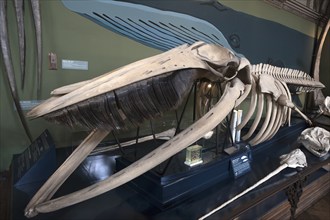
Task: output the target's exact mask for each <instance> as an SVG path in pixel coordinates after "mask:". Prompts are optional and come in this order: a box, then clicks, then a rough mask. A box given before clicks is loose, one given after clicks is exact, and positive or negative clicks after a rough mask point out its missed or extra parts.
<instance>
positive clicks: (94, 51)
mask: <svg viewBox="0 0 330 220" xmlns="http://www.w3.org/2000/svg"><path fill="white" fill-rule="evenodd" d="M40 2H41V17H42V30H43V31H42V34H43V36H42V38H43V69H42V70H43V81H42V95H41V99H47V98H48V97H49V93H50V91H52V90H53V89H55V88H57V87H60V86H63V85H66V84H70V83H74V82H78V81H81V80H86V79H90V78H92V77H95V76H98V75H100V74H103V73H105V72H108V71H109V70H112V69H115V68H117V67H120V66H122V65H124V64H128V63H130V62H133V61H135V60H139V59H141V58H144V57H148V56H152V55H154V54H157V53H160V51H158V50H155V49H152V48H149V47H146V46H144V45H141V44H139V43H136V42H134V41H132V40H129V39H127V38H124V37H122V36H120V35H117V34H115V33H112V32H111V31H108V30H106V29H104V28H102V27H100V26H98V25H96V24H94V23H93V22H91V21H89V20H88V19H85V18H83V17H82V16H80V15H77V14H75V13H73V12H71V11H69V10H67V9H66V8H65V7H64V6H63V5H62V3H61V2H59V1H50V0H48V1H40ZM220 2H221V3H224V4H225V5H228V6H229V7H232V8H234V9H235V8H236V9H237V10H239V11H243V12H244V11H245V12H247V13H249V14H254V15H256V16H258V17H263V18H265V16H266V19H269V20H274V21H276V22H280V23H283V24H285V25H288V26H289V27H291V28H294V29H296V30H299V31H301V32H303V33H305V34H307V35H310V36H313V33H314V28H315V25H313V24H311V23H310V22H306V21H305V20H304V19H302V18H299V17H297V16H295V15H291V14H290V13H287V12H283V11H280V10H278V9H274V8H273V7H271V6H269V5H267V4H265V3H264V2H262V1H249V3H247V2H246V1H244V2H243V1H220ZM25 3H26V7H25V25H26V32H27V33H26V35H27V36H26V41H27V52H26V54H27V68H26V74H27V77H26V82H25V88H24V90H23V91H22V90H21V89H19V94H20V97H21V100H35V99H37V95H36V74H35V72H36V71H35V70H36V66H35V57H36V50H35V40H34V39H35V38H34V33H33V23H32V15H31V11H30V7H29V2H28V1H25ZM8 24H9V32H10V33H9V34H10V43H11V49H12V56H13V57H14V60H13V62H14V67H15V71H16V77H17V83H18V85H19V87H20V83H19V82H20V73H19V63H18V46H17V45H18V39H17V31H16V19H15V17H14V9H13V3H12V1H8ZM326 45H329V37H328V39H327V43H326ZM49 52H53V53H56V54H57V58H58V70H48V58H47V54H48V53H49ZM327 56H328V57H329V54H328V55H327ZM62 59H72V60H86V61H88V62H89V70H88V71H74V70H62V69H61V65H60V61H61V60H62ZM327 65H328V66H327V67H322V68H323V69H322V71H326V70H327V71H328V70H329V64H327ZM0 72H1V73H0V75H1V76H0V77H1V78H0V79H1V81H0V91H1V92H0V98H1V99H0V100H1V101H0V170H5V169H8V167H9V164H10V161H11V158H12V154H16V153H20V152H22V151H23V150H24V149H25V148H26V147H27V146H29V141H28V139H27V137H26V136H25V134H24V131H23V129H22V126H21V124H20V122H19V119H18V116H17V114H16V112H15V110H14V107H13V101H12V99H11V96H10V93H9V88H8V85H7V82H6V81H5V77H4V65H3V61H2V59H0ZM322 74H323V75H324V73H321V75H322ZM328 75H329V74H328ZM328 75H327V76H328ZM321 80H322V76H321ZM328 82H329V78H328ZM28 124H29V127H30V129H31V131H32V135H33V137H34V138H36V137H37V136H38V135H40V133H41V132H42V131H43V130H45V129H48V130H49V131H50V132H51V134H52V136H53V137H54V139H55V144H56V146H57V147H63V146H69V145H72V144H73V145H75V144H77V143H79V141H80V140H81V139H82V138H83V137H84V136H85V135H86V131H82V130H79V129H76V130H71V129H69V128H66V127H64V126H59V125H54V124H50V123H48V122H46V121H44V120H43V119H36V120H29V121H28Z"/></svg>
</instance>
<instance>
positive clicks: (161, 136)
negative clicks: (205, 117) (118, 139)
mask: <svg viewBox="0 0 330 220" xmlns="http://www.w3.org/2000/svg"><path fill="white" fill-rule="evenodd" d="M212 134H213V132H212V131H211V132H208V134H207V135H209V136H210V137H211V136H212ZM174 135H175V128H171V129H169V130H166V131H163V132H161V133H158V134H155V135H148V136H145V137H141V138H138V139H137V140H131V141H126V142H123V143H120V147H128V146H131V145H133V144H136V143H143V142H146V141H149V140H152V139H154V138H156V139H158V140H170V139H171V138H173V137H174ZM118 148H119V145H118V144H114V145H110V146H105V147H100V148H96V149H95V150H93V151H92V152H91V153H90V155H95V154H100V153H105V152H109V151H113V150H116V149H118Z"/></svg>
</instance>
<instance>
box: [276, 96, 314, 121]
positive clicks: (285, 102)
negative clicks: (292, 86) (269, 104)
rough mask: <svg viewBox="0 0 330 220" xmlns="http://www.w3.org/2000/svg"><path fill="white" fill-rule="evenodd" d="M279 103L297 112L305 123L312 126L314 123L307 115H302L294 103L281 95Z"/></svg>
mask: <svg viewBox="0 0 330 220" xmlns="http://www.w3.org/2000/svg"><path fill="white" fill-rule="evenodd" d="M278 103H279V104H280V105H283V106H286V107H288V108H291V109H293V110H295V111H296V112H297V113H298V114H299V115H300V116H301V117H302V118H303V119H305V121H306V122H307V123H308V124H309V125H312V124H313V123H312V121H311V120H310V119H309V118H308V116H307V115H305V114H304V113H302V112H301V111H300V110H299V109H298V108H297V107H296V106H295V105H294V104H293V102H291V101H290V100H289V99H288V98H287V97H286V96H285V95H281V96H280V98H279V99H278Z"/></svg>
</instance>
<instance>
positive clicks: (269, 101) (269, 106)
mask: <svg viewBox="0 0 330 220" xmlns="http://www.w3.org/2000/svg"><path fill="white" fill-rule="evenodd" d="M266 102H267V104H266V106H267V107H266V109H267V111H266V116H265V119H264V122H263V124H262V126H261V128H260V130H259V131H258V133H257V134H256V136H255V137H254V138H253V139H252V140H250V141H249V143H250V144H251V145H252V146H254V145H256V144H258V143H260V138H261V137H262V135H263V134H264V132H265V131H266V129H267V127H268V126H269V120H270V117H271V114H272V105H273V100H272V97H271V95H269V94H266Z"/></svg>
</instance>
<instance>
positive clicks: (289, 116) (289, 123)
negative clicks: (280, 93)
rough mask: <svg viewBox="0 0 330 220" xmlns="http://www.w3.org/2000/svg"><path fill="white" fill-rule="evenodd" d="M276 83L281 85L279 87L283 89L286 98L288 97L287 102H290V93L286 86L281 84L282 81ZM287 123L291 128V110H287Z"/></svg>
mask: <svg viewBox="0 0 330 220" xmlns="http://www.w3.org/2000/svg"><path fill="white" fill-rule="evenodd" d="M278 82H279V83H281V85H282V86H283V88H284V89H285V91H286V96H287V97H288V99H289V101H290V102H291V101H292V98H291V93H290V90H289V88H288V86H287V85H286V83H285V82H282V81H278ZM287 123H288V126H291V108H288V115H287Z"/></svg>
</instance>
